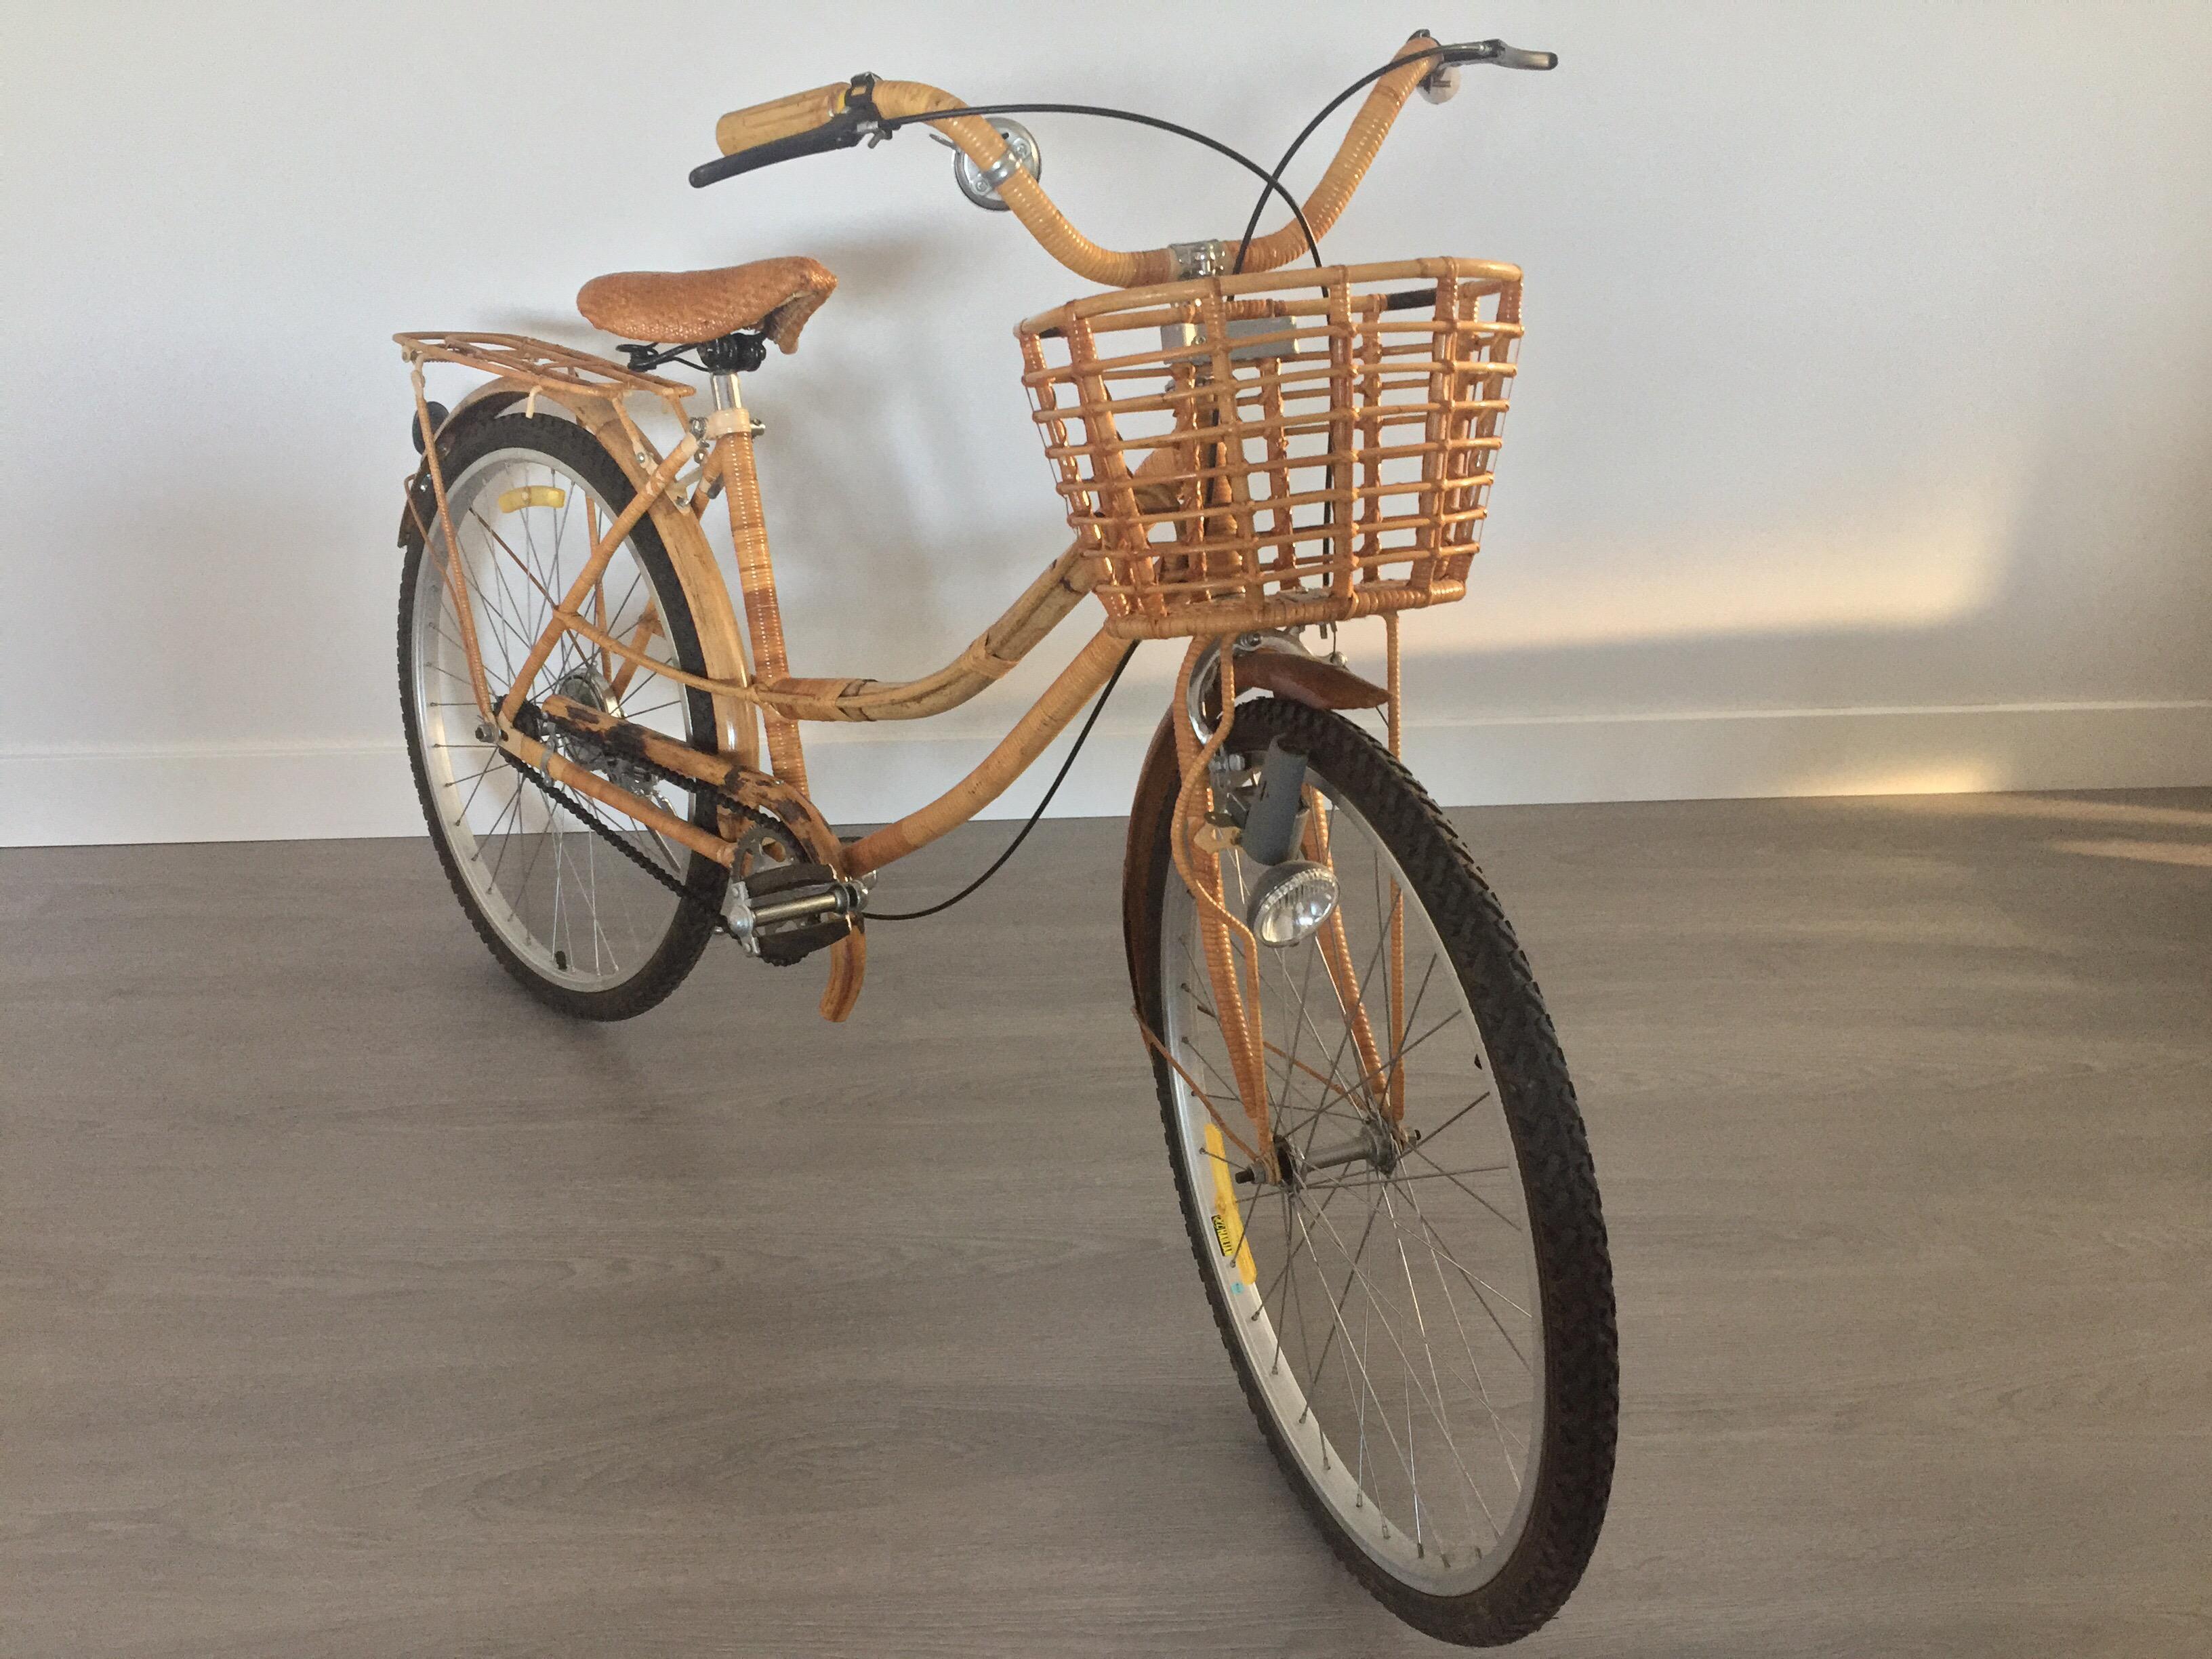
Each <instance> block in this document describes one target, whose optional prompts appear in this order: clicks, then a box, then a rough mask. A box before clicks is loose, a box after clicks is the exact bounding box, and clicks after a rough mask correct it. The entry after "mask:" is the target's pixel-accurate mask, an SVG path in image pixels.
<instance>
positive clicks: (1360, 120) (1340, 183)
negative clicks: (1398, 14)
mask: <svg viewBox="0 0 2212 1659" xmlns="http://www.w3.org/2000/svg"><path fill="white" fill-rule="evenodd" d="M1436 44H1437V43H1436V41H1435V40H1432V39H1431V38H1430V37H1429V36H1428V35H1427V34H1415V35H1413V36H1412V37H1410V38H1409V39H1408V40H1407V42H1406V44H1405V45H1404V46H1401V47H1399V48H1398V57H1399V58H1407V56H1408V55H1409V54H1412V53H1416V52H1429V51H1431V50H1433V49H1434V47H1435V46H1436ZM1430 68H1431V64H1430V60H1429V59H1428V58H1426V57H1420V58H1414V59H1413V61H1412V62H1409V63H1402V64H1400V66H1399V67H1398V68H1396V69H1394V70H1391V71H1390V72H1389V74H1388V75H1386V76H1383V77H1382V79H1380V80H1378V81H1377V82H1376V83H1375V88H1374V90H1373V91H1371V92H1370V93H1369V94H1367V96H1366V98H1365V100H1363V101H1362V103H1361V104H1360V106H1359V113H1358V115H1356V116H1354V117H1353V118H1352V127H1351V130H1350V131H1347V132H1346V134H1345V135H1344V142H1343V143H1341V144H1340V145H1338V146H1337V151H1336V155H1334V158H1332V159H1331V161H1329V164H1328V172H1326V173H1322V176H1321V183H1319V184H1318V185H1315V186H1314V192H1313V194H1312V195H1310V196H1309V197H1306V222H1307V223H1308V224H1310V225H1311V226H1312V227H1313V234H1315V235H1316V236H1326V235H1328V228H1329V227H1330V226H1331V225H1333V224H1334V223H1335V222H1337V219H1338V217H1339V216H1340V215H1341V214H1342V213H1343V212H1344V210H1345V208H1346V205H1347V204H1349V203H1350V202H1351V200H1352V192H1353V191H1357V190H1358V188H1359V184H1360V180H1362V179H1364V178H1365V177H1366V176H1367V169H1368V168H1369V167H1371V166H1373V165H1374V162H1375V156H1376V152H1377V151H1378V150H1380V149H1382V148H1383V140H1384V139H1385V138H1387V137H1389V136H1390V129H1391V127H1392V126H1393V125H1395V123H1396V121H1397V119H1398V113H1399V112H1400V111H1401V110H1402V109H1404V108H1405V107H1406V100H1407V99H1408V98H1410V97H1412V96H1413V88H1416V87H1418V86H1419V85H1420V84H1421V77H1422V76H1425V75H1426V74H1427V73H1428V72H1429V70H1430ZM1305 251H1306V238H1305V232H1304V231H1303V230H1301V229H1300V228H1298V226H1297V224H1296V223H1295V222H1293V223H1291V224H1287V225H1285V226H1284V227H1283V228H1281V229H1280V230H1278V231H1275V232H1274V233H1273V234H1270V235H1267V236H1261V237H1255V239H1254V240H1253V243H1252V246H1251V247H1250V248H1249V249H1248V250H1247V251H1246V252H1245V255H1244V269H1245V270H1248V271H1253V270H1275V269H1276V268H1277V267H1278V266H1281V265H1286V264H1290V262H1291V260H1293V259H1295V258H1297V257H1298V256H1299V255H1300V254H1302V253H1304V252H1305Z"/></svg>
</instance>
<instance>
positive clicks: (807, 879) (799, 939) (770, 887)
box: [722, 864, 866, 968]
mask: <svg viewBox="0 0 2212 1659" xmlns="http://www.w3.org/2000/svg"><path fill="white" fill-rule="evenodd" d="M865 902H866V894H865V893H864V892H863V891H862V890H861V889H860V884H859V883H858V882H852V881H847V880H846V879H845V878H843V877H842V876H840V875H838V874H837V873H836V872H835V871H834V870H832V869H830V868H829V866H828V865H826V864H781V865H777V866H774V867H773V868H770V869H767V870H761V871H757V872H755V873H753V874H752V875H750V876H747V877H746V878H744V879H743V880H742V881H732V883H731V884H730V891H729V896H728V897H727V898H726V899H725V900H724V901H723V903H722V920H723V921H726V923H728V924H729V929H730V932H731V933H732V934H733V935H734V936H735V937H736V939H737V941H738V944H740V945H744V947H745V950H746V951H747V952H748V953H750V955H753V956H756V957H759V958H760V959H761V960H762V961H763V962H765V963H771V964H773V965H774V966H775V967H779V968H787V967H789V966H790V965H791V964H792V963H795V962H799V961H803V960H804V959H805V958H806V957H810V956H811V955H813V954H814V952H815V951H820V950H823V949H825V948H827V947H828V946H829V945H835V944H836V942H837V941H838V940H839V939H842V938H844V937H845V936H846V935H847V934H848V933H851V932H852V931H853V929H854V927H857V926H858V925H859V919H860V910H861V906H862V905H863V904H864V903H865Z"/></svg>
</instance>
